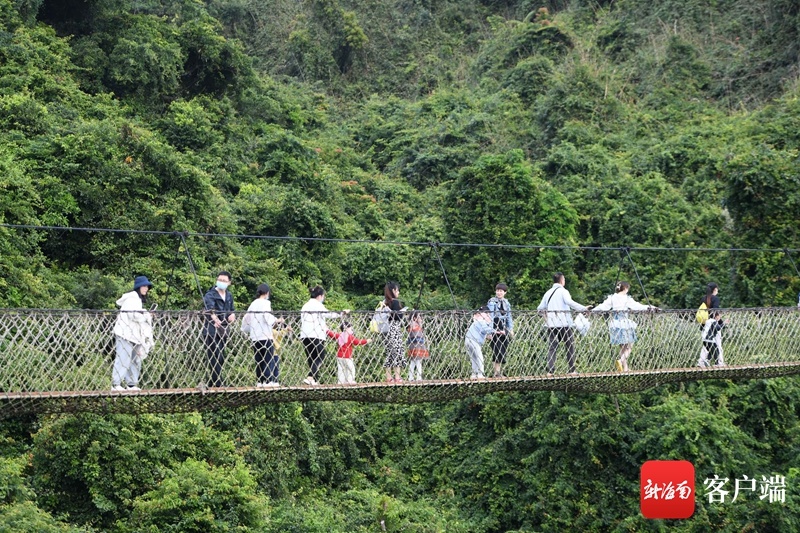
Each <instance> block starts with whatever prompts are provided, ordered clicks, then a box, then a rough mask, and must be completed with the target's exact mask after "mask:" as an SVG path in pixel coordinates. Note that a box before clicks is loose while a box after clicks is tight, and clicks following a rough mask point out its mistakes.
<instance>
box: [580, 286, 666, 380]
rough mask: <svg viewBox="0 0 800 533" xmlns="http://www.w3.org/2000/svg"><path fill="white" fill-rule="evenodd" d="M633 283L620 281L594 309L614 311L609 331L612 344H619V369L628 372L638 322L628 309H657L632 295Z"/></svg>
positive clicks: (609, 323) (609, 322)
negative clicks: (638, 300) (631, 316)
mask: <svg viewBox="0 0 800 533" xmlns="http://www.w3.org/2000/svg"><path fill="white" fill-rule="evenodd" d="M630 288H631V284H630V283H628V282H627V281H618V282H617V285H616V287H615V288H614V290H615V292H614V294H612V295H610V296H608V298H606V299H605V301H604V302H603V303H601V304H600V305H598V306H596V307H595V308H594V309H593V311H595V312H598V311H612V313H611V318H610V319H609V321H608V333H609V335H610V337H611V344H612V345H613V346H619V359H618V360H617V370H619V371H620V372H627V371H629V370H630V368H628V356H629V355H630V354H631V350H632V349H633V343H634V342H636V322H634V321H633V320H631V319H630V318H629V317H628V311H629V310H630V311H645V310H648V309H657V308H656V307H654V306H652V305H645V304H640V303H639V302H637V301H636V300H634V299H633V298H631V297H630V296H628V291H629V290H630Z"/></svg>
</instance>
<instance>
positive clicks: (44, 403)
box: [0, 308, 800, 417]
mask: <svg viewBox="0 0 800 533" xmlns="http://www.w3.org/2000/svg"><path fill="white" fill-rule="evenodd" d="M695 312H696V311H695V310H675V311H658V312H639V313H635V312H630V318H632V319H633V320H634V321H635V322H636V323H637V328H636V332H637V337H638V340H637V341H636V343H635V344H634V347H633V352H632V355H631V357H630V359H629V364H630V368H631V370H630V371H629V372H625V373H621V372H618V371H616V370H615V361H616V359H617V358H618V351H619V348H618V347H617V346H612V345H610V343H609V333H608V327H607V325H606V324H607V320H609V318H610V317H609V315H608V314H607V313H590V314H589V316H590V319H591V321H592V326H591V328H590V329H589V331H588V333H587V334H586V335H585V336H582V335H579V334H578V333H577V332H575V335H574V336H575V347H576V352H577V370H578V372H579V373H578V375H570V374H568V368H567V361H566V356H565V353H564V346H563V345H562V346H560V347H559V349H558V354H557V358H556V371H555V373H554V375H553V376H548V373H547V368H546V361H547V350H548V343H547V340H546V329H545V326H544V318H543V316H542V315H541V314H539V313H536V312H526V311H516V312H515V314H514V332H515V335H514V337H513V340H512V341H511V343H510V344H509V347H508V353H507V364H506V365H505V366H504V369H503V374H504V376H506V377H500V378H489V379H481V380H475V379H470V375H471V373H472V369H471V365H470V360H469V357H468V356H467V354H466V351H465V348H464V338H465V334H466V331H467V329H468V327H469V325H470V322H471V319H472V316H471V313H465V312H461V311H436V312H422V316H423V328H424V332H425V336H426V339H427V346H428V349H429V351H430V358H429V359H426V360H424V362H423V378H424V379H423V381H404V382H403V383H386V382H385V369H384V366H383V365H384V361H385V350H384V344H383V342H382V336H381V334H376V333H372V332H370V331H369V322H370V319H371V318H372V312H369V313H367V312H358V313H352V314H350V315H349V316H348V317H347V321H348V322H350V323H352V325H353V327H354V330H355V335H356V336H357V337H361V338H370V339H372V340H373V341H374V342H372V343H371V344H368V345H366V346H357V347H355V348H354V352H353V358H354V359H353V360H354V362H355V366H356V381H357V383H356V384H351V385H340V384H338V383H337V380H336V348H337V346H336V342H335V341H333V340H329V341H328V342H326V357H325V360H324V362H323V364H322V367H321V370H320V378H319V381H320V383H321V384H320V385H318V386H307V385H304V384H303V379H304V378H306V376H307V375H308V366H307V359H306V355H305V352H304V349H303V346H302V343H301V341H300V340H299V339H298V338H297V337H298V332H299V331H300V314H299V313H297V312H275V313H274V314H275V315H276V316H278V317H281V318H283V319H284V321H285V325H286V327H287V328H286V332H287V334H286V335H285V337H284V338H283V340H282V342H281V347H280V351H279V354H278V355H279V360H280V376H279V381H280V387H275V388H261V387H256V374H255V362H254V354H253V348H252V344H251V342H250V340H249V338H248V336H247V335H246V334H244V333H242V332H241V331H240V329H239V325H240V321H241V319H242V317H243V315H244V313H243V312H239V313H238V314H237V320H236V322H235V323H234V324H233V325H232V326H231V327H230V328H229V330H228V336H227V337H228V338H227V345H226V347H225V363H224V366H223V374H222V379H223V381H224V385H225V386H223V387H209V386H207V383H209V382H210V381H209V375H210V370H209V365H208V358H207V355H206V349H205V346H204V343H203V336H202V328H203V320H204V317H203V315H202V314H201V313H200V312H197V311H159V312H154V313H153V315H152V316H153V329H154V337H155V346H154V348H153V349H152V350H151V351H150V353H149V354H148V357H147V358H146V359H145V360H144V361H143V364H142V375H141V378H140V381H139V383H138V385H139V387H141V390H140V391H127V390H126V391H112V390H111V371H112V365H113V361H114V357H115V343H114V335H113V328H114V323H115V320H116V318H117V314H118V313H117V312H113V311H53V310H21V309H15V310H0V360H1V361H2V372H0V417H8V416H15V415H18V414H24V413H52V412H77V411H93V412H109V413H111V412H116V413H140V412H179V411H190V410H206V409H217V408H221V407H236V406H242V405H252V404H258V403H263V402H285V401H304V400H355V401H364V402H398V403H416V402H427V401H441V400H450V399H456V398H462V397H466V396H471V395H477V394H487V393H492V392H498V391H515V390H562V391H567V392H604V393H629V392H635V391H640V390H644V389H647V388H651V387H655V386H658V385H661V384H664V383H670V382H677V381H691V380H700V379H745V378H769V377H777V376H785V375H792V374H798V373H800V343H798V342H797V339H798V336H800V311H799V310H798V309H796V308H764V309H731V310H724V311H723V317H724V318H725V319H727V320H728V321H729V324H728V325H727V326H726V327H725V328H724V330H723V332H722V337H723V341H722V345H723V348H724V358H725V363H726V366H724V367H712V368H698V367H697V366H696V364H697V360H698V357H699V353H700V349H701V337H700V327H699V325H698V324H697V322H696V321H695ZM327 322H328V325H329V327H330V328H331V330H333V331H339V325H340V322H341V319H329V320H328V321H327ZM403 330H404V332H405V323H404V328H403ZM403 337H404V341H405V338H406V333H404V335H403ZM483 348H484V349H483V353H484V366H485V368H486V375H487V376H490V375H491V367H492V351H491V348H490V346H489V342H488V341H487V342H486V343H485V344H484V347H483ZM403 378H404V379H406V378H407V375H406V370H405V369H404V370H403Z"/></svg>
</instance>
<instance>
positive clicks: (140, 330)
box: [111, 276, 155, 391]
mask: <svg viewBox="0 0 800 533" xmlns="http://www.w3.org/2000/svg"><path fill="white" fill-rule="evenodd" d="M152 287H153V284H152V283H150V280H148V279H147V277H145V276H138V277H136V278H135V279H134V280H133V290H132V291H131V292H126V293H125V294H123V295H122V297H121V298H120V299H119V300H117V305H118V306H119V308H120V310H119V314H118V315H117V321H116V323H115V324H114V337H115V338H116V350H117V356H116V358H115V359H114V367H113V369H112V372H111V390H114V391H124V390H131V391H138V390H141V389H140V388H139V376H140V375H141V371H142V360H143V359H144V358H145V357H147V354H148V352H149V351H150V349H151V348H152V347H153V345H154V344H155V342H154V341H153V316H152V315H151V314H150V312H149V311H145V310H144V305H143V304H144V302H146V301H147V292H148V291H149V290H150V289H151V288H152ZM123 381H124V382H125V385H126V386H123V385H122V382H123Z"/></svg>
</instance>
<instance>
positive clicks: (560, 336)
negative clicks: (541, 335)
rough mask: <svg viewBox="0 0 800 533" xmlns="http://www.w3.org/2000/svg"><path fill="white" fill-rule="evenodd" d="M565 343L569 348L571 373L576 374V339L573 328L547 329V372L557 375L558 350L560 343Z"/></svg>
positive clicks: (568, 355)
mask: <svg viewBox="0 0 800 533" xmlns="http://www.w3.org/2000/svg"><path fill="white" fill-rule="evenodd" d="M560 342H563V343H564V346H566V348H567V362H568V363H569V371H570V372H575V338H574V337H573V334H572V328H548V329H547V372H548V373H549V374H555V373H556V350H558V343H560Z"/></svg>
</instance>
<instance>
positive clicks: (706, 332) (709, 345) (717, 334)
mask: <svg viewBox="0 0 800 533" xmlns="http://www.w3.org/2000/svg"><path fill="white" fill-rule="evenodd" d="M725 325H726V322H725V321H724V320H722V313H720V312H719V311H712V316H711V317H710V318H709V319H708V320H707V321H706V325H705V327H704V328H703V348H705V349H706V350H708V359H707V360H708V361H714V360H716V361H717V363H716V364H715V365H714V366H725V359H724V358H723V357H722V328H724V327H725Z"/></svg>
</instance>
